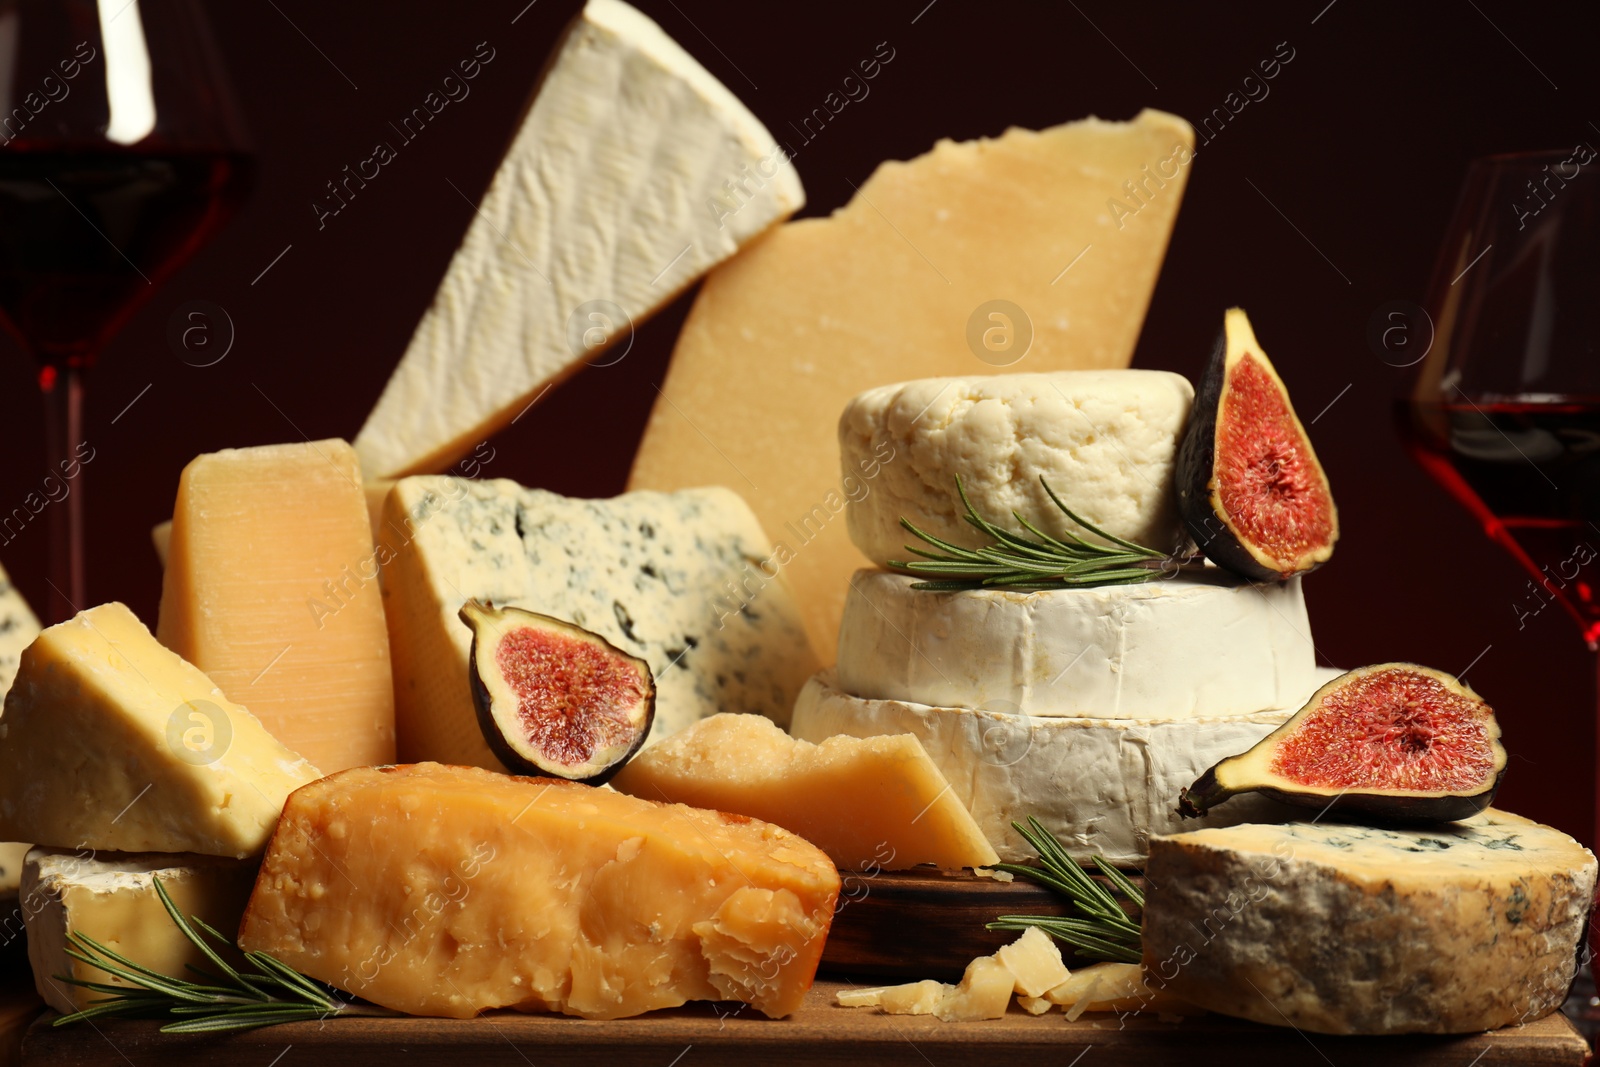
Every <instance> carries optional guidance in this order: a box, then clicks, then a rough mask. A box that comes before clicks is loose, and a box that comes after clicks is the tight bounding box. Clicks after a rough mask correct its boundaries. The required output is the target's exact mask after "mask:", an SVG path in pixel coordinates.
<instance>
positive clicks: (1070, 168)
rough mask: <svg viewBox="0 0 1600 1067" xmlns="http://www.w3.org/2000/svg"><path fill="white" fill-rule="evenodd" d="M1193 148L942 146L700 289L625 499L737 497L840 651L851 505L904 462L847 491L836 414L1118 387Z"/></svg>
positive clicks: (1011, 135) (1076, 134)
mask: <svg viewBox="0 0 1600 1067" xmlns="http://www.w3.org/2000/svg"><path fill="white" fill-rule="evenodd" d="M1193 145H1194V131H1193V130H1192V129H1191V128H1190V127H1189V124H1188V123H1186V122H1184V121H1183V120H1182V119H1179V118H1177V117H1175V116H1173V115H1167V114H1164V113H1162V112H1159V111H1144V112H1141V113H1140V114H1139V115H1138V116H1137V117H1136V118H1135V119H1134V120H1133V121H1131V122H1103V121H1101V120H1099V119H1092V118H1091V119H1085V120H1083V121H1082V122H1075V123H1070V124H1067V125H1063V126H1054V127H1051V128H1050V129H1047V130H1042V131H1039V132H1034V131H1030V130H1021V129H1012V130H1009V131H1007V132H1006V133H1005V134H1003V135H1002V136H1000V137H997V138H993V139H988V140H979V141H971V142H966V143H961V144H957V143H954V142H951V141H941V142H940V143H939V144H938V145H936V146H935V147H934V149H933V151H931V152H929V153H928V154H926V155H924V156H921V157H919V158H917V159H914V160H911V161H910V162H906V163H900V162H890V163H885V164H883V165H882V166H880V167H879V168H878V169H877V171H876V172H875V173H874V174H873V175H872V177H870V178H869V179H868V180H867V181H866V182H865V183H863V184H862V186H861V189H860V191H859V192H858V193H857V194H856V195H855V197H854V198H853V199H852V200H851V201H850V202H849V203H848V204H846V205H845V206H844V207H842V208H840V209H839V210H838V211H836V212H834V213H833V215H832V216H830V217H828V218H819V219H802V220H800V221H797V222H791V223H786V224H785V225H783V226H780V227H778V228H777V229H776V230H774V231H773V232H771V233H769V234H767V235H765V236H764V237H762V238H761V239H760V240H758V241H756V242H754V243H753V244H752V245H751V246H750V247H748V248H746V249H745V250H744V251H743V252H741V253H740V254H739V255H738V256H736V257H734V258H733V259H731V260H730V261H728V262H727V263H726V264H724V265H723V266H721V267H719V268H718V269H717V270H715V271H713V272H712V273H711V275H710V276H708V277H707V279H706V281H705V284H704V285H703V286H702V288H701V290H700V295H699V297H698V298H697V299H696V300H695V304H694V308H693V309H692V310H691V311H690V313H689V318H688V321H687V322H686V323H685V324H684V327H683V332H682V334H681V335H680V336H679V339H678V345H677V348H676V350H675V351H674V352H673V356H672V365H671V369H670V370H669V371H668V374H667V378H666V381H665V383H664V384H663V386H662V394H663V395H662V397H661V398H660V399H658V400H657V401H656V405H655V409H654V411H653V412H652V413H651V416H650V422H649V425H648V426H647V428H646V430H645V435H644V440H643V442H642V443H641V445H640V447H639V453H638V457H637V459H636V460H635V461H634V468H633V474H632V478H631V480H630V482H629V487H630V488H633V489H682V488H684V487H687V486H696V485H726V486H730V487H732V488H734V489H736V490H738V492H739V493H741V494H742V495H743V496H744V497H745V499H746V500H748V501H749V502H750V505H751V507H752V508H753V509H754V510H755V513H756V515H757V517H758V518H759V519H760V520H761V524H762V526H763V527H764V528H765V529H766V531H767V532H768V533H769V534H770V535H771V536H772V538H773V539H774V541H775V542H777V545H776V548H777V556H776V559H777V563H778V566H779V567H780V568H781V569H782V570H783V571H785V572H786V573H787V574H788V576H789V579H790V583H791V585H792V586H793V588H794V589H795V591H796V593H797V594H798V595H799V596H801V597H802V606H803V608H804V610H805V614H806V629H807V632H808V633H809V634H810V636H811V643H812V645H813V646H814V647H816V648H817V649H819V650H821V649H832V648H833V645H834V640H835V637H836V635H837V633H838V627H839V616H840V613H841V612H842V610H843V607H844V596H845V591H846V589H847V588H848V581H849V578H850V575H851V573H852V572H853V571H855V570H856V569H857V568H858V567H862V566H865V565H866V561H865V560H864V558H863V557H862V555H861V553H860V552H858V551H857V550H856V549H855V547H854V546H853V545H852V544H851V543H850V540H849V538H848V537H847V536H846V533H845V519H844V509H845V502H846V500H849V499H862V498H864V497H865V496H866V495H867V494H870V493H872V492H874V491H875V490H874V488H873V481H874V479H875V478H876V477H878V475H879V473H880V472H881V470H882V468H883V466H884V465H885V464H893V463H894V462H895V460H894V458H893V454H892V452H889V453H886V454H884V455H880V456H877V457H874V458H872V459H871V460H870V461H869V462H867V463H865V464H862V465H860V469H858V470H856V471H853V472H850V473H849V475H848V477H846V478H844V479H843V480H841V475H840V469H839V462H838V460H839V451H838V443H837V441H836V440H835V436H834V434H835V427H836V425H837V423H838V421H839V413H840V412H841V411H843V410H844V407H845V403H846V402H847V401H848V400H849V399H850V398H851V397H853V396H855V395H856V394H857V393H860V392H863V391H865V390H867V389H871V388H874V387H876V386H881V385H887V384H889V383H891V382H897V381H902V380H906V379H911V378H928V377H937V376H945V375H971V374H992V373H995V372H997V371H999V370H1001V369H1006V370H1009V371H1050V370H1076V369H1098V368H1108V367H1125V366H1127V364H1128V361H1129V359H1131V358H1132V356H1133V348H1134V342H1135V340H1136V339H1137V338H1138V335H1139V327H1140V324H1141V322H1142V321H1143V319H1144V313H1145V308H1146V306H1147V305H1148V304H1149V301H1150V293H1151V290H1152V289H1153V287H1154V286H1155V281H1156V275H1157V273H1158V271H1159V270H1160V267H1161V259H1162V256H1163V255H1164V253H1165V250H1166V247H1167V238H1168V236H1169V234H1170V233H1171V231H1172V224H1173V220H1174V218H1175V216H1176V214H1177V210H1178V202H1179V200H1180V199H1181V198H1182V196H1183V187H1184V183H1185V180H1186V178H1187V174H1188V163H1189V159H1190V155H1191V151H1192V148H1193ZM996 301H1003V302H1004V303H1003V304H999V303H996ZM752 427H755V428H758V429H759V432H758V433H752V432H751V429H752ZM769 569H770V567H769ZM756 584H757V585H759V583H756ZM756 607H757V608H759V604H757V605H756Z"/></svg>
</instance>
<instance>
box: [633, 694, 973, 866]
mask: <svg viewBox="0 0 1600 1067" xmlns="http://www.w3.org/2000/svg"><path fill="white" fill-rule="evenodd" d="M611 785H612V786H613V787H614V788H616V789H620V790H622V791H623V792H624V793H632V794H633V795H634V796H639V797H645V798H647V799H649V800H664V801H668V802H673V803H679V804H692V805H694V806H695V807H701V808H715V809H716V810H718V811H736V812H738V813H739V814H740V815H748V816H750V817H751V818H754V819H765V820H766V821H768V822H773V823H777V824H778V825H779V826H782V827H785V828H786V829H789V830H793V831H794V832H795V833H797V834H799V835H800V836H801V837H804V838H805V839H806V840H807V841H810V842H811V843H812V844H814V845H817V846H818V847H820V848H821V849H822V850H823V851H825V852H826V853H827V854H828V855H829V856H831V857H832V858H833V861H834V862H835V863H836V864H838V865H839V866H840V867H841V868H846V869H853V870H863V869H881V870H890V871H895V870H903V869H905V868H908V867H915V866H916V865H917V864H919V863H932V864H935V865H937V866H939V867H944V868H959V867H986V866H988V865H989V864H991V863H999V862H1000V857H999V856H998V855H996V853H995V850H994V846H993V845H991V844H989V841H988V839H987V838H986V837H984V836H983V831H982V830H981V829H979V828H978V824H977V823H976V822H975V821H974V820H973V818H972V813H971V812H969V811H967V809H966V807H965V806H964V805H963V804H962V803H961V800H960V798H958V797H957V796H956V794H955V790H953V789H951V788H950V782H949V780H948V779H947V778H945V776H944V773H943V772H942V771H940V770H939V767H938V765H937V764H935V763H934V762H933V760H932V759H931V758H929V756H928V753H927V751H926V750H925V749H924V748H923V747H922V742H920V741H918V740H917V739H916V738H915V737H913V736H912V735H911V734H898V735H889V736H884V737H865V738H862V737H843V736H840V737H830V738H828V739H827V740H826V741H823V742H822V743H821V744H817V745H814V744H812V743H811V742H809V741H797V740H795V739H794V738H792V737H790V736H789V735H788V734H786V733H784V732H783V731H782V730H780V729H779V728H778V727H777V726H775V725H774V724H773V723H772V722H771V720H769V719H767V718H766V717H764V716H761V715H739V714H728V713H723V714H721V715H713V716H711V717H710V718H708V719H701V720H700V721H699V722H697V723H695V724H694V725H693V726H691V727H689V728H688V729H687V730H684V731H682V732H681V733H678V734H674V735H673V736H672V737H669V738H666V739H665V740H662V741H657V742H656V743H655V744H653V745H651V746H650V747H649V748H647V749H645V750H644V751H643V752H641V753H639V754H638V755H637V756H635V757H634V758H633V759H632V760H631V761H630V762H629V763H628V764H627V765H626V766H624V767H623V768H622V770H620V771H618V772H617V774H616V776H615V777H614V778H612V779H611Z"/></svg>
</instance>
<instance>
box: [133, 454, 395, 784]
mask: <svg viewBox="0 0 1600 1067" xmlns="http://www.w3.org/2000/svg"><path fill="white" fill-rule="evenodd" d="M378 565H379V560H378V557H377V553H376V551H375V550H374V548H373V544H372V530H371V525H370V520H369V518H368V515H367V498H366V494H365V491H364V490H363V488H362V484H361V469H360V466H359V464H358V463H357V462H356V454H355V451H354V450H353V449H351V447H350V446H349V445H348V444H346V443H345V442H343V441H338V440H332V441H310V442H304V443H301V444H291V445H269V446H264V447H259V448H241V449H227V450H225V451H222V452H214V453H211V454H209V455H203V456H200V457H198V458H196V459H195V460H193V461H192V462H190V464H189V465H188V466H187V467H186V468H184V471H183V478H182V480H181V481H180V482H179V484H178V503H177V507H176V508H175V510H174V512H173V519H172V541H171V547H170V549H169V556H168V561H167V570H166V577H165V580H164V582H163V585H162V589H161V620H160V623H159V625H158V626H157V629H156V633H157V635H158V636H159V637H160V638H161V641H162V643H163V644H165V645H166V646H167V647H168V648H170V649H172V650H173V651H174V652H177V653H178V654H179V655H181V656H183V657H184V658H185V659H187V660H189V661H190V662H191V663H193V664H195V665H196V666H198V667H199V668H200V669H201V670H203V671H205V672H206V673H207V674H209V675H210V676H211V677H212V679H213V680H214V681H215V682H216V683H217V685H218V686H220V687H221V689H222V691H223V692H224V693H227V694H228V696H229V698H230V699H233V700H236V701H239V702H240V703H243V704H246V705H248V706H249V707H250V710H251V711H253V712H255V714H256V715H257V716H258V717H259V718H260V719H261V721H262V722H263V723H265V724H266V726H267V729H269V730H271V731H272V733H273V735H274V736H276V737H278V738H279V739H280V740H282V741H283V742H284V743H285V744H287V745H288V746H289V747H291V748H293V749H294V750H295V751H297V752H301V753H303V754H304V755H305V757H306V758H307V759H309V760H311V761H312V762H314V763H316V764H317V765H318V766H319V767H322V768H324V769H326V770H328V771H336V770H341V769H343V768H345V767H357V766H365V765H369V764H375V763H389V762H392V761H393V760H394V689H393V681H392V679H391V678H390V674H389V635H388V630H387V627H386V626H385V623H384V617H383V600H382V597H381V595H380V593H379V590H378V569H379V567H378Z"/></svg>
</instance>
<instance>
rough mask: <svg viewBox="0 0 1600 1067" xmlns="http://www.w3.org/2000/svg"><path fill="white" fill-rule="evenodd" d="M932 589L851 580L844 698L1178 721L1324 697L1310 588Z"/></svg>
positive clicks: (1198, 581) (842, 646)
mask: <svg viewBox="0 0 1600 1067" xmlns="http://www.w3.org/2000/svg"><path fill="white" fill-rule="evenodd" d="M924 580H926V579H925V577H923V578H919V577H914V576H910V575H904V574H896V573H891V572H889V571H877V570H861V571H857V572H856V573H855V574H854V575H853V576H852V578H851V580H850V597H849V599H848V600H847V601H846V602H845V611H844V620H843V624H842V625H841V627H840V629H839V660H838V668H837V670H838V678H839V685H840V688H842V689H843V690H844V691H845V692H847V693H853V694H855V695H856V696H860V697H867V698H869V699H882V700H905V701H911V702H914V703H918V704H929V705H933V706H935V707H955V708H984V709H986V710H990V711H1000V712H1008V713H1012V714H1026V715H1043V716H1068V717H1085V718H1087V717H1095V718H1101V717H1103V718H1111V719H1139V718H1156V719H1169V718H1170V719H1176V718H1186V717H1195V718H1204V717H1213V716H1224V715H1244V714H1248V713H1250V712H1256V711H1261V710H1262V709H1263V708H1287V707H1291V706H1293V707H1296V708H1298V707H1299V704H1298V703H1297V701H1302V700H1304V698H1305V697H1306V696H1307V694H1309V693H1311V692H1312V691H1313V690H1315V689H1316V681H1317V677H1318V676H1317V667H1316V649H1315V646H1314V645H1313V644H1312V641H1311V623H1310V620H1309V619H1308V618H1307V616H1306V605H1305V599H1304V596H1303V595H1302V593H1301V589H1300V580H1299V579H1298V578H1294V579H1291V580H1289V581H1287V582H1272V583H1265V584H1261V585H1254V584H1250V583H1246V582H1240V581H1238V580H1237V579H1235V578H1233V577H1232V576H1230V575H1226V574H1224V573H1223V572H1221V571H1219V570H1218V569H1217V568H1215V567H1206V568H1188V569H1185V570H1183V571H1181V572H1179V573H1178V574H1177V576H1175V577H1172V578H1157V579H1156V580H1154V581H1149V582H1145V583H1143V584H1140V585H1110V586H1095V587H1091V588H1087V589H1050V590H1043V591H1038V592H1031V593H1022V592H1013V591H1011V590H1006V589H970V590H962V591H959V592H950V593H937V592H930V591H927V590H922V589H915V588H913V586H914V585H915V584H916V583H918V582H920V581H924ZM1203 769H1204V768H1202V770H1203ZM1185 784H1187V783H1185Z"/></svg>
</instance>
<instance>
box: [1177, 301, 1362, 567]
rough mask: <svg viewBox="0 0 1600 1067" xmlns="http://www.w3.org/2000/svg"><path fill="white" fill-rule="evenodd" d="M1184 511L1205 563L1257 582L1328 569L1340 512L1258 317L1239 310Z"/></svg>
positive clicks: (1189, 447)
mask: <svg viewBox="0 0 1600 1067" xmlns="http://www.w3.org/2000/svg"><path fill="white" fill-rule="evenodd" d="M1177 483H1178V508H1179V511H1180V513H1181V514H1182V515H1183V521H1184V525H1186V526H1187V527H1188V528H1189V533H1190V536H1192V537H1193V538H1194V540H1195V544H1196V545H1197V546H1198V547H1199V549H1200V551H1201V552H1202V553H1204V554H1205V557H1206V558H1207V559H1209V560H1211V562H1213V563H1215V564H1217V565H1218V566H1219V567H1226V568H1227V569H1228V570H1230V571H1233V572H1234V573H1235V574H1238V575H1241V576H1243V577H1245V578H1249V579H1251V580H1252V581H1267V580H1271V579H1277V580H1280V581H1281V580H1284V579H1288V578H1291V577H1293V576H1294V575H1296V574H1303V573H1305V572H1306V571H1309V570H1312V569H1313V568H1315V567H1318V566H1320V565H1322V564H1323V563H1326V562H1327V561H1328V557H1330V556H1332V555H1333V543H1334V542H1335V541H1336V540H1338V538H1339V513H1338V511H1337V509H1335V508H1334V506H1333V493H1332V492H1331V491H1330V490H1329V488H1328V478H1327V475H1325V474H1324V473H1323V471H1322V464H1320V463H1318V462H1317V454H1316V452H1314V451H1313V450H1312V448H1311V440H1310V438H1308V437H1307V436H1306V431H1305V427H1303V426H1301V425H1300V420H1299V419H1298V418H1296V417H1295V413H1294V407H1293V406H1292V405H1291V404H1290V403H1289V391H1288V390H1287V389H1285V388H1284V385H1283V381H1282V379H1280V378H1279V377H1278V372H1277V371H1276V370H1274V369H1273V367H1272V363H1271V361H1270V360H1268V359H1267V354H1266V353H1265V352H1263V351H1262V350H1261V344H1260V343H1259V342H1258V341H1257V340H1256V335H1255V331H1254V330H1252V329H1251V328H1250V319H1249V318H1248V317H1247V316H1246V315H1245V313H1244V311H1243V309H1241V308H1229V309H1228V311H1227V314H1225V315H1224V316H1223V325H1222V333H1221V335H1220V336H1219V337H1218V338H1217V345H1216V348H1215V349H1214V350H1213V352H1212V354H1211V363H1210V365H1209V366H1208V367H1207V368H1206V373H1205V377H1204V378H1203V379H1202V380H1201V382H1200V389H1199V392H1198V393H1197V394H1196V396H1195V401H1194V407H1193V408H1192V409H1191V412H1190V415H1189V428H1188V430H1187V431H1186V432H1185V434H1184V438H1183V444H1182V445H1181V446H1180V448H1179V449H1178V469H1177Z"/></svg>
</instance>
